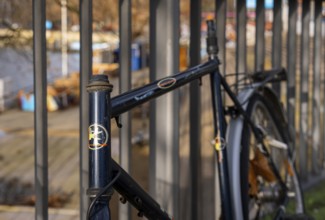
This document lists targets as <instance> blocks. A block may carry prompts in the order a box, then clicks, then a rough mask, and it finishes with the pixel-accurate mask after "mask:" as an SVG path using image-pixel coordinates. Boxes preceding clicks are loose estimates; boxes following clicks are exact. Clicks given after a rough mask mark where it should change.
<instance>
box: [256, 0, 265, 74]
mask: <svg viewBox="0 0 325 220" xmlns="http://www.w3.org/2000/svg"><path fill="white" fill-rule="evenodd" d="M264 4H265V0H259V1H256V37H255V71H257V70H263V69H264V64H265V36H264V33H265V7H264Z"/></svg>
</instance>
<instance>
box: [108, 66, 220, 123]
mask: <svg viewBox="0 0 325 220" xmlns="http://www.w3.org/2000/svg"><path fill="white" fill-rule="evenodd" d="M218 64H219V62H218V61H217V60H209V61H207V62H205V63H203V64H200V65H197V66H195V67H192V68H189V69H188V70H186V71H184V72H181V73H178V74H175V75H171V76H168V77H165V78H162V79H160V80H156V81H154V82H152V83H149V84H148V85H145V86H143V87H141V88H138V89H134V90H131V91H129V92H126V93H123V94H121V95H118V96H116V97H114V98H112V114H111V118H114V117H118V116H119V115H120V114H122V113H124V112H127V111H128V110H130V109H132V108H133V107H135V106H138V105H140V104H142V103H145V102H147V101H149V100H151V99H153V98H156V97H158V96H160V95H163V94H165V93H167V92H169V91H172V90H175V89H176V88H179V87H181V86H183V85H185V84H187V83H189V82H191V81H194V80H195V79H199V78H201V77H202V76H204V75H207V74H210V73H212V72H215V70H216V69H217V67H218Z"/></svg>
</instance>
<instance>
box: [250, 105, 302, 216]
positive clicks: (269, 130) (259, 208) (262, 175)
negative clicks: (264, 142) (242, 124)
mask: <svg viewBox="0 0 325 220" xmlns="http://www.w3.org/2000/svg"><path fill="white" fill-rule="evenodd" d="M251 112H252V114H251V120H252V121H253V122H254V124H255V125H257V127H259V128H260V129H261V130H263V131H264V132H265V133H266V134H268V136H270V137H271V138H273V139H275V140H278V141H281V142H284V141H283V137H282V136H281V134H280V133H279V130H278V128H277V125H276V124H275V122H274V120H273V118H272V116H271V115H270V113H269V111H268V110H267V108H266V107H265V104H264V103H263V102H261V101H257V102H255V104H254V106H253V107H252V111H251ZM249 135H250V137H249V155H248V159H249V170H248V181H249V190H248V191H249V192H248V194H249V203H248V211H249V212H248V215H249V219H261V218H266V219H268V218H269V216H273V215H274V214H275V212H276V211H277V207H279V203H280V201H281V198H283V190H281V186H280V184H279V181H277V179H276V178H275V175H274V174H273V172H272V169H271V168H270V167H269V165H268V163H267V159H266V157H265V156H264V155H263V154H262V150H261V149H260V148H259V147H258V146H257V143H256V140H255V137H254V135H253V133H252V132H250V133H249ZM268 151H269V153H270V154H271V155H272V159H273V161H274V164H275V166H276V168H277V169H278V170H279V173H280V176H281V178H282V180H283V181H284V182H285V183H286V185H287V187H288V189H289V194H291V195H293V200H295V201H296V202H294V205H293V206H296V210H294V211H293V212H301V208H300V207H299V204H300V203H301V201H297V198H295V197H297V193H300V190H299V187H298V189H297V187H296V186H297V178H296V174H295V172H294V170H293V169H290V167H291V166H292V163H291V161H288V158H289V157H288V155H287V151H286V150H283V149H278V148H275V147H268ZM261 167H262V169H261ZM295 181H296V182H295ZM300 196H301V195H298V197H300ZM298 200H299V199H298Z"/></svg>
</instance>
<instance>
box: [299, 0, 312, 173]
mask: <svg viewBox="0 0 325 220" xmlns="http://www.w3.org/2000/svg"><path fill="white" fill-rule="evenodd" d="M309 22H310V0H304V1H303V2H302V26H301V31H302V33H301V53H300V56H301V57H300V59H301V60H300V62H301V64H300V68H301V71H300V116H301V117H300V134H299V140H300V142H299V151H300V155H299V156H300V160H299V161H300V163H299V164H300V176H301V178H302V179H307V175H308V163H307V159H308V158H307V155H308V154H307V152H308V89H309V86H308V82H309Z"/></svg>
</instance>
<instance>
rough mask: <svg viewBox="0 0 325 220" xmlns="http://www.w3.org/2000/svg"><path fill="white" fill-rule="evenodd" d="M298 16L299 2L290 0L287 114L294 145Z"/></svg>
mask: <svg viewBox="0 0 325 220" xmlns="http://www.w3.org/2000/svg"><path fill="white" fill-rule="evenodd" d="M297 16H298V2H297V0H289V17H288V22H289V24H288V35H287V69H288V81H287V116H288V123H289V126H290V129H292V130H293V131H294V137H293V139H292V140H293V146H295V143H296V129H295V128H296V125H295V115H296V110H295V106H296V90H295V89H296V88H295V85H296V64H297V55H296V54H297V48H296V44H297V34H296V33H297Z"/></svg>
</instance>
